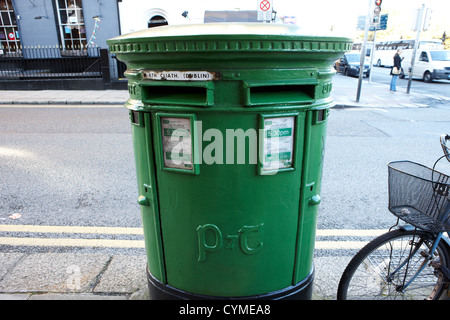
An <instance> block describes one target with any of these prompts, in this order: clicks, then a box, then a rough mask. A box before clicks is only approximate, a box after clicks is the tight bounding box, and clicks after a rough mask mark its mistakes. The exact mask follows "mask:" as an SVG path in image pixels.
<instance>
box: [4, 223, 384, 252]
mask: <svg viewBox="0 0 450 320" xmlns="http://www.w3.org/2000/svg"><path fill="white" fill-rule="evenodd" d="M0 232H30V233H63V234H75V233H85V234H115V235H119V234H122V235H127V234H128V235H143V234H144V232H143V230H142V228H127V227H84V226H34V225H5V224H3V225H0ZM385 232H387V230H385V229H370V230H354V229H319V230H317V231H316V236H318V237H325V236H342V237H345V236H352V237H376V236H378V235H380V234H383V233H385ZM367 242H368V240H363V241H345V240H344V241H316V245H315V248H316V249H360V248H362V247H363V246H364V245H365V244H366V243H367ZM0 245H10V246H43V247H100V248H145V242H144V240H120V239H71V238H30V237H26V238H23V237H22V238H21V237H0Z"/></svg>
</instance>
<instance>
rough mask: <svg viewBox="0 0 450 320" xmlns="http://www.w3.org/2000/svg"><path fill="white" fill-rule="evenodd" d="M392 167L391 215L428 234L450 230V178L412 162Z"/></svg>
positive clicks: (390, 178)
mask: <svg viewBox="0 0 450 320" xmlns="http://www.w3.org/2000/svg"><path fill="white" fill-rule="evenodd" d="M388 167H389V211H391V212H392V213H393V214H394V215H395V216H397V217H399V218H400V219H402V220H403V221H405V222H406V223H409V224H412V225H413V226H415V227H417V228H420V229H423V230H426V231H429V232H433V233H436V232H442V231H449V230H450V219H449V217H448V215H449V213H448V212H446V211H449V209H450V206H449V204H448V203H449V201H448V199H449V191H450V177H449V176H447V175H445V174H442V173H440V172H438V171H435V170H433V169H430V168H428V167H426V166H423V165H421V164H418V163H415V162H411V161H394V162H390V163H389V164H388Z"/></svg>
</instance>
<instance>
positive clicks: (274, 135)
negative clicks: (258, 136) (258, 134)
mask: <svg viewBox="0 0 450 320" xmlns="http://www.w3.org/2000/svg"><path fill="white" fill-rule="evenodd" d="M294 124H295V117H280V118H265V119H264V149H263V150H264V154H263V157H264V158H263V170H264V171H271V170H279V169H286V168H291V167H292V157H293V150H294Z"/></svg>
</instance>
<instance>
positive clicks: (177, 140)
mask: <svg viewBox="0 0 450 320" xmlns="http://www.w3.org/2000/svg"><path fill="white" fill-rule="evenodd" d="M161 131H162V132H161V137H162V146H163V157H164V166H165V167H166V168H177V169H184V170H193V160H192V133H191V119H190V118H161Z"/></svg>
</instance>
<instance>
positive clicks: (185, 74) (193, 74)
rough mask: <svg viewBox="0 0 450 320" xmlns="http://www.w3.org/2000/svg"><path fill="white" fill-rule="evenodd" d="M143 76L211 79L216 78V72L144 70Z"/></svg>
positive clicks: (171, 78)
mask: <svg viewBox="0 0 450 320" xmlns="http://www.w3.org/2000/svg"><path fill="white" fill-rule="evenodd" d="M142 77H143V78H144V79H149V80H169V81H211V80H215V79H216V73H215V72H209V71H150V70H144V71H142Z"/></svg>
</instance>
